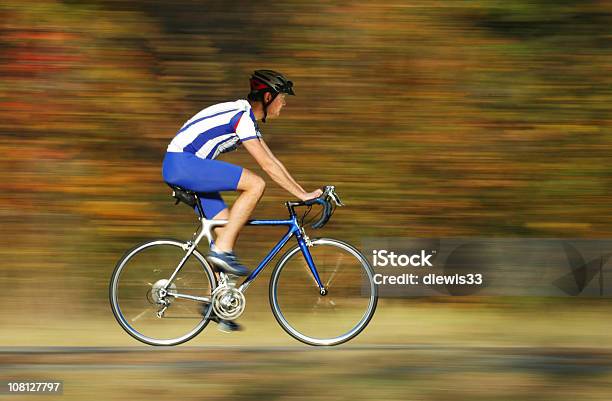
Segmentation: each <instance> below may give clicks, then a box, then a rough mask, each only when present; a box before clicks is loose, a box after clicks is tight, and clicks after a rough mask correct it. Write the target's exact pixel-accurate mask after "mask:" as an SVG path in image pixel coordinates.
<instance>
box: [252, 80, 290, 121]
mask: <svg viewBox="0 0 612 401" xmlns="http://www.w3.org/2000/svg"><path fill="white" fill-rule="evenodd" d="M249 84H250V86H251V92H250V93H249V99H252V100H260V101H261V104H262V105H263V110H264V117H263V119H262V121H263V122H266V117H267V115H268V106H269V105H270V103H272V102H273V101H274V99H276V96H278V94H279V93H286V94H288V95H295V92H294V91H293V82H291V81H290V80H288V79H287V78H286V77H285V76H284V75H283V74H281V73H280V72H276V71H273V70H256V71H255V72H253V75H251V78H250V79H249ZM266 92H270V93H271V94H272V99H270V101H269V102H266V101H265V100H264V96H263V94H264V93H266Z"/></svg>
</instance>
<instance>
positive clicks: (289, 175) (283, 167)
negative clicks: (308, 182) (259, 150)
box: [259, 139, 306, 192]
mask: <svg viewBox="0 0 612 401" xmlns="http://www.w3.org/2000/svg"><path fill="white" fill-rule="evenodd" d="M259 142H260V143H261V146H263V148H264V149H265V150H266V152H268V155H269V156H270V157H271V158H272V159H273V160H274V161H275V162H276V164H278V166H279V167H280V168H281V169H282V170H283V171H284V172H285V174H286V175H287V177H289V179H290V180H291V181H293V183H294V184H295V185H297V186H298V187H299V188H300V189H301V190H302V191H304V192H306V191H305V190H304V188H302V186H301V185H300V184H298V182H297V181H296V180H295V179H293V177H292V176H291V174H289V171H287V168H286V167H285V165H284V164H283V163H281V161H280V160H278V159H277V158H276V156H274V154H273V153H272V151H271V150H270V148H269V147H268V144H267V143H266V142H265V141H264V140H263V139H260V140H259Z"/></svg>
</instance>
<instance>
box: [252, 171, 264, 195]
mask: <svg viewBox="0 0 612 401" xmlns="http://www.w3.org/2000/svg"><path fill="white" fill-rule="evenodd" d="M253 190H254V191H256V192H257V193H259V194H263V193H264V191H265V190H266V181H265V180H264V179H263V178H261V177H260V176H258V175H255V183H254V188H253Z"/></svg>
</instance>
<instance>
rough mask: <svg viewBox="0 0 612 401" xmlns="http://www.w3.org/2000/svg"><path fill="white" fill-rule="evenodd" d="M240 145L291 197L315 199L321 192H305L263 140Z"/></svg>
mask: <svg viewBox="0 0 612 401" xmlns="http://www.w3.org/2000/svg"><path fill="white" fill-rule="evenodd" d="M242 145H243V146H244V147H245V148H246V150H247V151H248V152H249V153H250V154H251V156H253V158H254V159H255V161H256V162H257V164H259V165H260V166H261V168H262V169H263V170H264V171H265V172H266V173H267V174H268V175H269V176H270V178H272V179H273V180H274V182H276V183H277V184H278V185H280V186H281V187H282V188H284V189H285V190H287V191H288V192H289V193H291V194H292V195H293V196H295V197H297V198H298V199H301V200H307V199H311V198H316V197H317V196H319V195H320V194H321V190H317V191H314V192H310V193H308V192H306V191H305V190H304V189H303V188H302V187H301V186H300V185H299V184H298V183H297V182H296V181H295V180H294V179H293V177H291V175H290V174H289V172H288V171H287V169H286V168H285V166H283V165H282V163H281V162H280V161H278V159H277V158H276V157H274V155H273V154H272V152H271V151H270V148H268V146H267V145H265V143H264V142H263V140H261V139H259V140H254V139H253V140H250V141H245V142H243V143H242Z"/></svg>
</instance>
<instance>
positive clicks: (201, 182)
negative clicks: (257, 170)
mask: <svg viewBox="0 0 612 401" xmlns="http://www.w3.org/2000/svg"><path fill="white" fill-rule="evenodd" d="M162 174H163V176H164V181H166V182H167V183H168V184H172V185H178V186H179V187H181V188H184V189H189V190H191V191H194V192H197V193H198V195H200V200H201V201H202V208H203V209H204V215H205V216H206V218H207V219H212V218H213V217H215V216H216V215H217V214H218V213H219V212H221V211H222V210H223V209H225V208H227V205H226V204H225V202H224V201H223V198H222V197H221V194H219V192H221V191H235V190H236V189H237V188H238V182H239V181H240V176H241V175H242V167H240V166H236V165H234V164H231V163H226V162H223V161H220V160H210V159H201V158H199V157H197V156H196V155H194V154H193V153H188V152H182V153H178V152H168V153H166V157H165V158H164V163H163V166H162Z"/></svg>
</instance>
